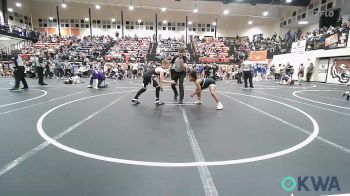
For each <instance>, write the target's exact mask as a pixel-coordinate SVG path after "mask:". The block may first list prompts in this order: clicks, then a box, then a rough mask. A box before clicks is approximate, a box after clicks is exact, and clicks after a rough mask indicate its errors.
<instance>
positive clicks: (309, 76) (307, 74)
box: [306, 63, 314, 82]
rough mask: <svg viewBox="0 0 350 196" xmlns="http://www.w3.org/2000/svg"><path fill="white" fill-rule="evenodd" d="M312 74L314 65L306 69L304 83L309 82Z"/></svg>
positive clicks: (311, 64)
mask: <svg viewBox="0 0 350 196" xmlns="http://www.w3.org/2000/svg"><path fill="white" fill-rule="evenodd" d="M313 72H314V64H313V63H310V65H309V67H307V73H306V82H310V79H311V76H312V73H313Z"/></svg>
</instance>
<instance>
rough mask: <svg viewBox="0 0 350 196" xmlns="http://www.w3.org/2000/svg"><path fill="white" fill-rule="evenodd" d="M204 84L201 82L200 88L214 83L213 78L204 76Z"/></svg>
mask: <svg viewBox="0 0 350 196" xmlns="http://www.w3.org/2000/svg"><path fill="white" fill-rule="evenodd" d="M202 80H204V81H203V82H204V84H202V90H203V89H206V88H208V87H209V86H210V85H215V80H213V79H212V78H204V79H202Z"/></svg>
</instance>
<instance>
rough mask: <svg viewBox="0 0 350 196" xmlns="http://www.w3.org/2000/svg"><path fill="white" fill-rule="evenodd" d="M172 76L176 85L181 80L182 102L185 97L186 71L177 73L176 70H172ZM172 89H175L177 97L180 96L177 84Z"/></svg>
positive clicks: (172, 85)
mask: <svg viewBox="0 0 350 196" xmlns="http://www.w3.org/2000/svg"><path fill="white" fill-rule="evenodd" d="M170 74H171V79H172V80H174V81H175V82H176V83H177V81H178V80H179V90H180V100H183V99H184V96H185V90H184V80H185V78H186V72H185V71H183V72H177V71H175V70H174V69H172V70H171V72H170ZM171 88H172V89H173V91H174V94H175V96H178V92H177V89H176V84H171Z"/></svg>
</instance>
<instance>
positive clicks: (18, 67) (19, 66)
mask: <svg viewBox="0 0 350 196" xmlns="http://www.w3.org/2000/svg"><path fill="white" fill-rule="evenodd" d="M11 55H12V58H11V60H12V61H13V62H14V63H15V72H14V75H15V86H14V87H13V88H11V89H9V90H11V91H15V90H18V88H19V84H20V82H21V81H22V83H23V88H22V89H28V84H27V81H26V79H25V67H24V64H23V59H22V57H21V56H20V55H18V52H17V51H12V52H11Z"/></svg>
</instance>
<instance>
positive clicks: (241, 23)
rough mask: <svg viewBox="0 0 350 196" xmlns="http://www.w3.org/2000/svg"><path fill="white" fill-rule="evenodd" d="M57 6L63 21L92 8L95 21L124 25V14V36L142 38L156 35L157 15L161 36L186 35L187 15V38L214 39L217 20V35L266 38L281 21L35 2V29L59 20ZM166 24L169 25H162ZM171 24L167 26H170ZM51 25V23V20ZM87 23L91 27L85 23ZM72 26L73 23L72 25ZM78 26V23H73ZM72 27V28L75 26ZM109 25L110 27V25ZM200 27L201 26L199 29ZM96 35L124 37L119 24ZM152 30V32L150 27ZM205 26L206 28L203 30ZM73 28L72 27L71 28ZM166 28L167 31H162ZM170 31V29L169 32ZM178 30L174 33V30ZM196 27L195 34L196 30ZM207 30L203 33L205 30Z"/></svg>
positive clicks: (79, 17)
mask: <svg viewBox="0 0 350 196" xmlns="http://www.w3.org/2000/svg"><path fill="white" fill-rule="evenodd" d="M56 6H59V11H60V18H61V19H67V20H70V19H77V20H79V22H80V20H83V19H84V18H87V17H88V9H89V7H90V8H91V12H92V20H101V22H102V21H104V22H107V23H108V22H109V23H110V20H111V18H115V19H116V20H117V23H119V25H120V26H121V24H120V23H121V11H123V12H124V34H125V35H130V36H134V35H135V34H137V35H138V36H139V37H141V36H152V35H153V34H154V33H155V27H156V26H155V14H156V13H157V14H158V23H159V24H158V35H159V34H161V36H162V37H178V38H179V37H181V36H185V27H184V26H182V25H183V23H185V22H186V16H188V20H189V21H191V22H192V25H189V29H190V30H189V31H188V35H199V36H214V32H213V29H214V28H215V27H214V26H213V24H212V23H213V22H214V21H215V19H216V18H217V20H218V22H217V36H218V37H220V36H226V37H228V36H230V37H233V36H236V34H239V35H240V36H249V37H250V38H252V37H253V35H254V34H261V33H262V34H264V36H271V35H273V33H274V32H277V34H279V31H280V28H279V20H278V19H263V18H252V17H238V16H225V15H214V14H201V13H198V14H193V13H192V12H180V11H177V12H175V11H167V12H161V11H160V10H154V9H141V8H135V10H134V11H129V10H128V8H127V7H118V6H104V5H102V6H101V9H100V10H97V9H95V6H94V5H93V4H68V7H67V8H65V9H63V8H61V6H60V4H58V3H53V2H37V1H34V2H33V13H34V14H33V23H34V27H35V28H39V27H40V28H44V27H43V26H40V23H39V21H38V20H39V19H46V20H48V18H49V17H50V16H52V17H54V18H56ZM139 19H141V20H142V22H143V26H139V25H138V24H137V20H139ZM249 20H253V25H248V21H249ZM126 21H129V24H130V23H131V22H133V23H134V24H133V25H130V26H134V27H133V29H130V28H129V29H127V26H128V25H127V24H126ZM163 21H166V22H167V24H163ZM169 22H170V24H169V25H168V23H169ZM48 23H50V22H49V21H48ZM86 24H89V23H88V22H86ZM47 25H48V26H47V27H45V28H46V29H47V28H49V26H50V27H51V28H54V27H56V25H57V24H56V25H55V24H52V23H51V25H50V24H47ZM69 25H70V24H69ZM74 25H75V24H74ZM74 25H73V26H74ZM107 25H108V24H107ZM199 25H200V27H198V26H199ZM92 26H93V30H92V32H93V35H98V34H108V35H111V36H114V35H115V32H116V31H118V32H119V34H120V36H121V34H122V33H121V31H122V30H121V29H117V26H118V25H112V24H111V28H103V26H102V25H101V26H98V25H97V24H95V25H94V24H93V25H92ZM151 26H152V27H153V30H149V29H150V27H151ZM203 26H204V27H203ZM69 28H72V27H69ZM163 28H165V29H166V30H163ZM169 28H170V30H169ZM174 28H175V30H173V29H174ZM194 28H195V31H193V30H194ZM78 29H79V31H80V35H89V34H90V30H89V28H81V27H80V26H79V28H78ZM203 30H204V31H203Z"/></svg>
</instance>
